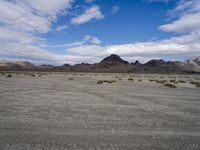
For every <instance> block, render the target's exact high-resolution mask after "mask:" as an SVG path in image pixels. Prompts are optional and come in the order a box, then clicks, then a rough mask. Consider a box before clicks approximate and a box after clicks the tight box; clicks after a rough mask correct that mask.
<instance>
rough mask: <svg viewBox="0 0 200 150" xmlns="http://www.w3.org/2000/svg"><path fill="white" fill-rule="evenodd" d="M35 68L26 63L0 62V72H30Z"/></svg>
mask: <svg viewBox="0 0 200 150" xmlns="http://www.w3.org/2000/svg"><path fill="white" fill-rule="evenodd" d="M35 68H37V67H36V66H35V65H33V64H32V63H30V62H27V61H15V62H10V61H0V70H14V71H20V70H32V69H35Z"/></svg>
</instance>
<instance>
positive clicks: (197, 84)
mask: <svg viewBox="0 0 200 150" xmlns="http://www.w3.org/2000/svg"><path fill="white" fill-rule="evenodd" d="M190 84H193V85H195V86H196V87H200V82H194V81H192V82H190Z"/></svg>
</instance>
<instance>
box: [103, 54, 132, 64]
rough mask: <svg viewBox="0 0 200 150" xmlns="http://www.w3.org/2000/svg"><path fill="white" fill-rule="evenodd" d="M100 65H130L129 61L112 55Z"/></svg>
mask: <svg viewBox="0 0 200 150" xmlns="http://www.w3.org/2000/svg"><path fill="white" fill-rule="evenodd" d="M100 63H106V64H116V63H117V64H128V62H127V61H125V60H123V59H122V58H121V57H119V56H118V55H115V54H112V55H110V56H108V57H106V58H104V59H103V60H102V61H101V62H100Z"/></svg>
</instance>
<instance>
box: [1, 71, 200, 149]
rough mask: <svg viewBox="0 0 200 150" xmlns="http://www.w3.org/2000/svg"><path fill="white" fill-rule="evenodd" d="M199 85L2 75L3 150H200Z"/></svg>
mask: <svg viewBox="0 0 200 150" xmlns="http://www.w3.org/2000/svg"><path fill="white" fill-rule="evenodd" d="M7 74H8V73H7ZM104 80H106V81H104ZM109 81H111V82H109ZM157 81H161V82H157ZM199 81H200V76H197V75H154V74H152V75H146V74H102V73H100V74H95V73H48V74H44V75H43V74H41V75H38V74H35V73H26V74H25V73H16V74H14V73H12V77H9V76H6V75H5V74H3V75H0V149H1V150H199V149H200V88H199V87H196V86H195V85H194V84H190V83H193V82H199ZM165 82H167V83H168V82H169V83H173V85H176V87H177V88H170V87H168V86H164V83H165ZM160 83H163V84H160Z"/></svg>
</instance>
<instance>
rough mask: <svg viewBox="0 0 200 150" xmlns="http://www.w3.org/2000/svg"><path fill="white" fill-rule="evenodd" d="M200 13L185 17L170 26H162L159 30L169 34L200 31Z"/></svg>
mask: <svg viewBox="0 0 200 150" xmlns="http://www.w3.org/2000/svg"><path fill="white" fill-rule="evenodd" d="M199 20H200V12H199V13H195V14H189V15H183V16H181V17H180V19H179V20H176V21H174V22H172V23H170V24H166V25H162V26H160V27H159V29H161V30H163V31H167V32H186V33H189V32H193V31H197V30H200V21H199Z"/></svg>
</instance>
